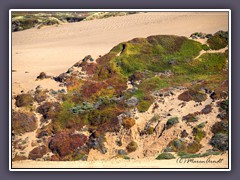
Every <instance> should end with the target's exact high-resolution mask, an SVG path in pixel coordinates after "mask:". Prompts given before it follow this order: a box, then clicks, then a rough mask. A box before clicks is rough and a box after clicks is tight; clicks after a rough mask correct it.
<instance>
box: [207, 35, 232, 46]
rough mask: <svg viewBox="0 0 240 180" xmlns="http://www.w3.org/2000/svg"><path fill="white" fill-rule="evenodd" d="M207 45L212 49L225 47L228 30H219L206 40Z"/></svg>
mask: <svg viewBox="0 0 240 180" xmlns="http://www.w3.org/2000/svg"><path fill="white" fill-rule="evenodd" d="M207 43H208V44H209V47H210V48H211V49H213V50H219V49H222V48H225V47H226V46H227V45H228V32H227V31H219V32H216V33H215V34H214V35H213V36H212V37H210V38H209V39H208V40H207Z"/></svg>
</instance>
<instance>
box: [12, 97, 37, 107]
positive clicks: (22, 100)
mask: <svg viewBox="0 0 240 180" xmlns="http://www.w3.org/2000/svg"><path fill="white" fill-rule="evenodd" d="M33 100H34V99H33V97H32V95H31V94H20V95H17V97H16V106H17V107H24V106H30V105H32V103H33Z"/></svg>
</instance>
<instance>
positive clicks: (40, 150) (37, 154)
mask: <svg viewBox="0 0 240 180" xmlns="http://www.w3.org/2000/svg"><path fill="white" fill-rule="evenodd" d="M46 153H47V147H46V146H44V145H42V146H39V147H36V148H34V149H33V150H32V151H30V153H29V159H32V160H36V159H38V158H42V157H43V156H44V155H45V154H46Z"/></svg>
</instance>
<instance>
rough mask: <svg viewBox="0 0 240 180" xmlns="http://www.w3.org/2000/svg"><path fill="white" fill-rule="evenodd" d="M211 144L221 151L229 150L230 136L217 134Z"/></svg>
mask: <svg viewBox="0 0 240 180" xmlns="http://www.w3.org/2000/svg"><path fill="white" fill-rule="evenodd" d="M210 144H211V145H212V146H213V147H215V148H217V149H219V150H220V151H227V150H228V134H223V133H217V134H214V136H213V137H212V138H211V140H210Z"/></svg>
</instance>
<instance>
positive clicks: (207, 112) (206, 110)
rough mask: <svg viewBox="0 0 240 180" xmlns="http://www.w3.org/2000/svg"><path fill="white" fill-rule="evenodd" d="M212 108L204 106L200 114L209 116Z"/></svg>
mask: <svg viewBox="0 0 240 180" xmlns="http://www.w3.org/2000/svg"><path fill="white" fill-rule="evenodd" d="M212 109H213V108H212V106H211V105H206V106H205V107H204V108H203V109H202V110H201V113H202V114H209V113H210V112H212Z"/></svg>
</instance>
